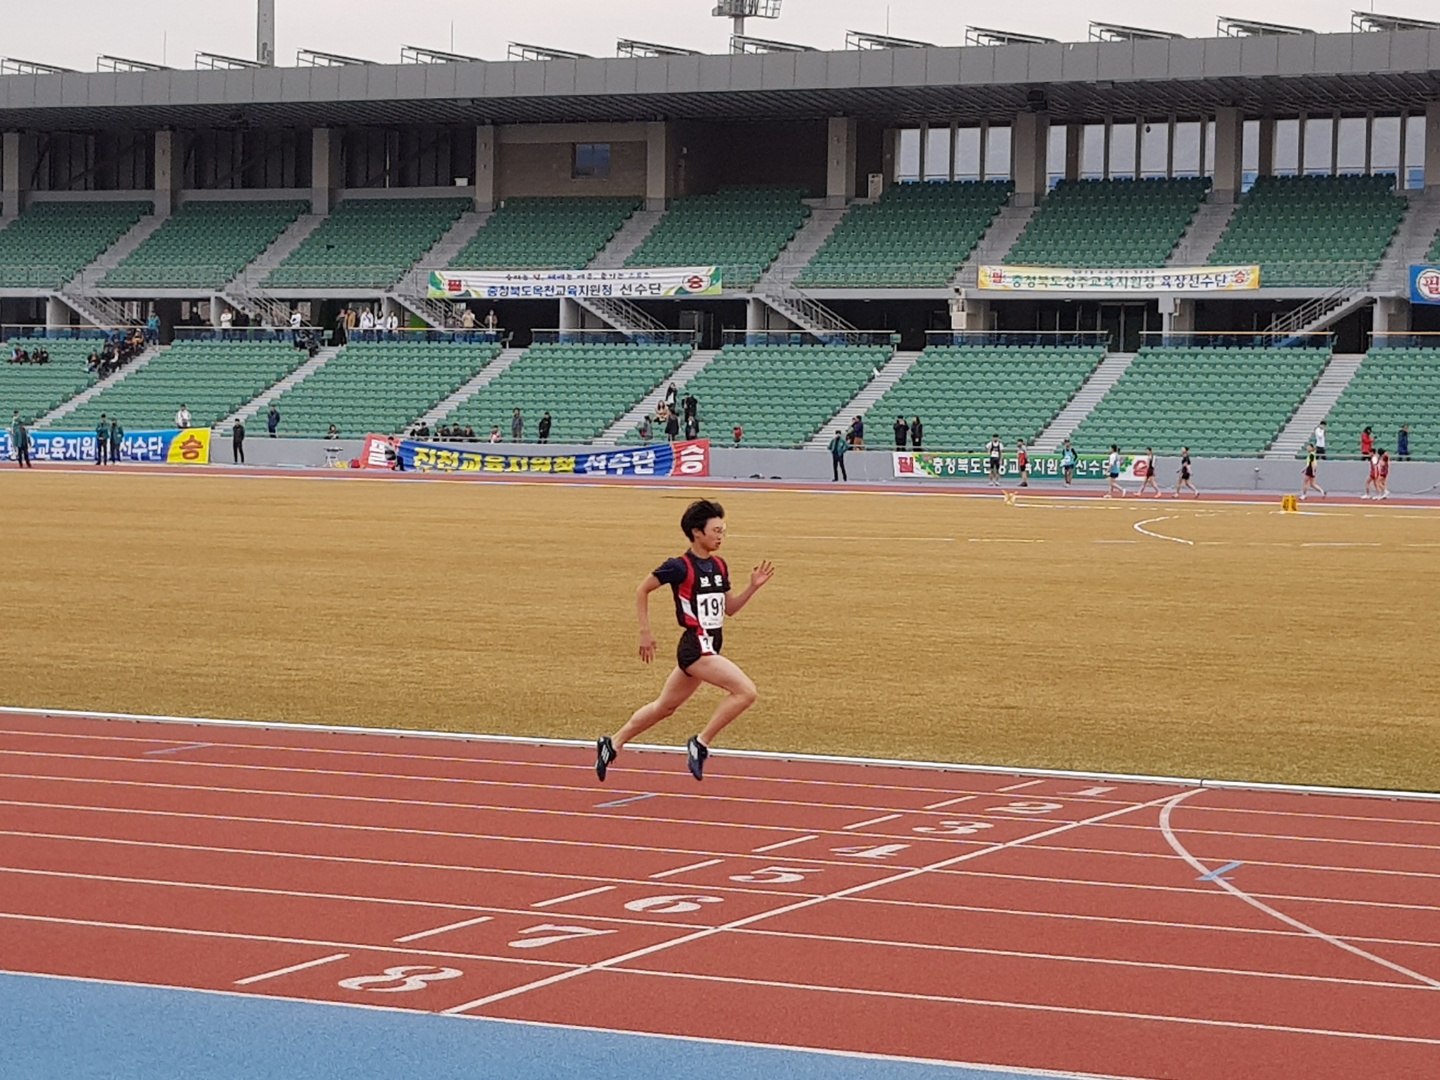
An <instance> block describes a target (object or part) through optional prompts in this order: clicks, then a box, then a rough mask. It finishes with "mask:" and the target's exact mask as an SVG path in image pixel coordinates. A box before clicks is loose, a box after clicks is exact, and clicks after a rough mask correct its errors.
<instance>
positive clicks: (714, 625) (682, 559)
mask: <svg viewBox="0 0 1440 1080" xmlns="http://www.w3.org/2000/svg"><path fill="white" fill-rule="evenodd" d="M655 578H656V580H657V581H659V582H660V584H662V585H669V586H670V589H671V591H672V592H673V593H674V594H675V620H676V621H677V622H678V623H679V624H680V625H681V626H682V627H684V628H685V629H686V630H694V631H697V632H698V631H702V630H703V631H706V632H708V633H711V634H713V633H715V632H716V631H718V630H720V628H721V627H723V626H724V625H725V594H726V593H728V592H729V591H730V571H729V569H728V568H727V567H726V566H725V560H724V559H722V558H720V556H719V555H713V556H711V557H710V558H708V559H697V558H696V557H695V556H694V555H693V554H691V553H690V552H688V551H687V552H685V554H683V555H680V556H678V557H676V558H674V559H666V560H665V561H664V562H663V563H661V564H660V565H659V566H658V567H656V569H655Z"/></svg>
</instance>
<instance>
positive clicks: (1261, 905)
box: [1160, 791, 1440, 990]
mask: <svg viewBox="0 0 1440 1080" xmlns="http://www.w3.org/2000/svg"><path fill="white" fill-rule="evenodd" d="M1194 794H1196V792H1194V791H1182V792H1181V793H1180V794H1179V795H1176V796H1174V797H1173V798H1170V799H1167V800H1166V801H1165V804H1164V805H1163V806H1162V807H1161V808H1160V832H1161V833H1162V834H1163V835H1164V837H1165V842H1166V843H1167V844H1169V845H1170V846H1171V847H1172V848H1173V849H1174V850H1175V854H1177V855H1179V856H1180V857H1181V858H1182V859H1184V860H1185V861H1186V862H1187V863H1189V864H1190V865H1191V866H1192V867H1194V868H1195V869H1196V870H1198V871H1199V872H1200V873H1201V874H1202V875H1208V874H1210V873H1211V868H1210V867H1208V866H1206V865H1205V864H1204V863H1202V862H1201V861H1200V860H1199V859H1197V858H1196V857H1195V856H1194V855H1192V854H1190V852H1189V851H1188V850H1187V849H1186V847H1185V845H1184V844H1182V843H1181V842H1180V838H1179V837H1177V836H1176V835H1175V830H1174V829H1173V828H1171V826H1170V815H1171V813H1172V812H1173V811H1174V809H1175V807H1177V806H1179V805H1180V803H1181V802H1183V801H1184V800H1186V799H1188V798H1189V797H1190V796H1191V795H1194ZM1210 880H1212V881H1213V882H1214V883H1215V884H1216V885H1218V886H1220V888H1222V889H1224V890H1225V891H1226V892H1228V893H1229V894H1230V895H1231V896H1233V897H1235V898H1236V899H1239V900H1243V901H1245V903H1247V904H1249V905H1250V906H1251V907H1253V908H1255V909H1257V910H1259V911H1263V912H1264V913H1265V914H1266V915H1269V916H1270V917H1271V918H1274V919H1278V920H1280V921H1281V922H1283V923H1284V924H1285V925H1286V926H1293V927H1294V928H1295V929H1296V930H1303V931H1304V932H1305V933H1307V934H1311V935H1313V936H1314V937H1317V938H1319V939H1320V940H1321V941H1324V942H1327V943H1328V944H1330V945H1334V946H1335V947H1336V948H1337V949H1343V950H1345V951H1346V952H1348V953H1352V954H1354V955H1355V956H1358V957H1360V958H1361V959H1363V960H1369V961H1371V962H1372V963H1376V964H1379V965H1380V966H1381V967H1384V968H1389V969H1390V970H1391V971H1394V972H1398V973H1399V974H1401V975H1404V976H1406V977H1407V978H1411V979H1414V980H1415V981H1416V982H1418V983H1421V984H1423V985H1425V986H1428V987H1430V988H1431V989H1432V990H1440V979H1432V978H1430V976H1428V975H1421V974H1420V973H1419V972H1418V971H1411V970H1410V969H1409V968H1407V967H1404V966H1403V965H1401V964H1397V963H1395V962H1394V961H1393V960H1386V959H1385V958H1384V957H1383V956H1376V955H1375V954H1374V953H1372V952H1366V951H1365V950H1364V949H1362V948H1360V947H1359V946H1358V945H1352V944H1350V942H1348V941H1345V940H1343V939H1341V938H1338V937H1335V936H1334V935H1333V934H1327V933H1325V931H1323V930H1317V929H1315V927H1313V926H1311V925H1309V924H1308V923H1303V922H1301V921H1300V920H1299V919H1296V918H1294V917H1292V916H1290V915H1286V914H1285V913H1284V912H1283V911H1277V910H1276V909H1275V908H1273V907H1271V906H1270V905H1269V904H1267V903H1265V902H1264V901H1263V900H1257V899H1255V897H1253V896H1251V895H1250V894H1249V893H1247V892H1246V891H1245V890H1244V889H1241V888H1239V887H1237V886H1236V885H1234V884H1232V883H1231V882H1229V881H1226V880H1225V879H1224V878H1223V877H1218V878H1211V879H1210Z"/></svg>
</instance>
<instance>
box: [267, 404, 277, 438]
mask: <svg viewBox="0 0 1440 1080" xmlns="http://www.w3.org/2000/svg"><path fill="white" fill-rule="evenodd" d="M279 426H280V410H279V409H277V408H276V407H275V405H274V403H273V402H272V403H271V405H270V411H269V412H268V413H266V414H265V428H266V430H268V431H269V432H270V438H272V439H273V438H275V429H276V428H278V427H279Z"/></svg>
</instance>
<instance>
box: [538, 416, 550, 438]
mask: <svg viewBox="0 0 1440 1080" xmlns="http://www.w3.org/2000/svg"><path fill="white" fill-rule="evenodd" d="M535 430H536V433H537V434H538V435H539V437H540V441H541V442H549V441H550V414H549V413H548V412H547V413H546V414H545V415H544V416H542V417H541V418H540V426H539V427H538V428H536V429H535Z"/></svg>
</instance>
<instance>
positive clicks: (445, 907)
mask: <svg viewBox="0 0 1440 1080" xmlns="http://www.w3.org/2000/svg"><path fill="white" fill-rule="evenodd" d="M0 874H16V875H24V876H30V877H51V878H61V879H64V880H68V881H103V882H105V883H107V884H119V885H144V886H154V887H159V888H173V889H197V890H202V891H209V892H220V893H237V894H241V895H257V896H284V897H292V898H296V899H302V900H331V901H340V902H346V903H358V904H378V905H381V906H390V907H404V908H434V909H436V910H438V911H477V910H480V911H488V912H491V913H493V914H495V915H518V916H521V917H524V916H528V915H531V911H530V909H528V908H505V907H490V906H483V907H482V906H480V905H469V904H454V903H448V902H446V901H443V900H414V899H407V898H397V897H384V896H351V895H348V894H345V893H317V892H303V891H297V890H294V889H265V888H260V887H259V886H251V885H217V884H211V883H208V882H197V881H166V880H157V879H154V878H128V877H117V876H115V875H113V874H84V873H78V872H74V871H65V870H33V869H22V868H19V867H0ZM790 895H794V894H790ZM845 902H846V903H857V904H869V905H877V906H882V907H891V908H918V909H920V910H923V911H946V912H965V913H969V914H980V915H1001V916H1007V917H1013V918H1023V919H1059V920H1068V921H1071V922H1076V921H1078V922H1099V923H1108V924H1115V925H1119V926H1144V927H1152V928H1159V929H1164V930H1186V931H1199V932H1201V933H1221V934H1258V935H1261V936H1265V937H1290V938H1304V937H1308V935H1306V934H1303V933H1301V932H1299V931H1296V930H1284V929H1279V928H1269V927H1266V928H1260V927H1244V926H1226V925H1215V924H1211V923H1180V922H1168V921H1165V920H1161V919H1131V918H1124V917H1121V916H1116V915H1079V914H1070V913H1066V912H1054V911H1030V910H1026V909H1024V908H992V907H981V906H977V905H972V904H935V903H927V902H924V901H920V900H887V899H883V898H875V897H851V898H847V900H846V901H845ZM584 918H585V920H586V921H587V922H599V923H606V924H616V925H620V926H644V927H654V926H655V925H656V924H655V922H654V921H653V920H646V919H629V918H617V917H615V916H609V915H586V916H584ZM455 925H463V924H455ZM664 925H666V926H670V927H673V928H675V929H680V930H700V929H704V924H703V923H686V922H679V921H667V922H666V923H665V924H664ZM736 932H737V933H753V934H782V933H784V934H786V936H790V937H796V938H816V937H819V936H820V935H812V934H799V933H787V932H784V931H777V930H741V931H736ZM1351 940H1353V941H1362V942H1366V943H1367V944H1374V945H1401V946H1410V947H1415V948H1426V949H1440V941H1410V940H1406V939H1397V938H1372V937H1352V938H1351ZM1406 985H1409V984H1406Z"/></svg>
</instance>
